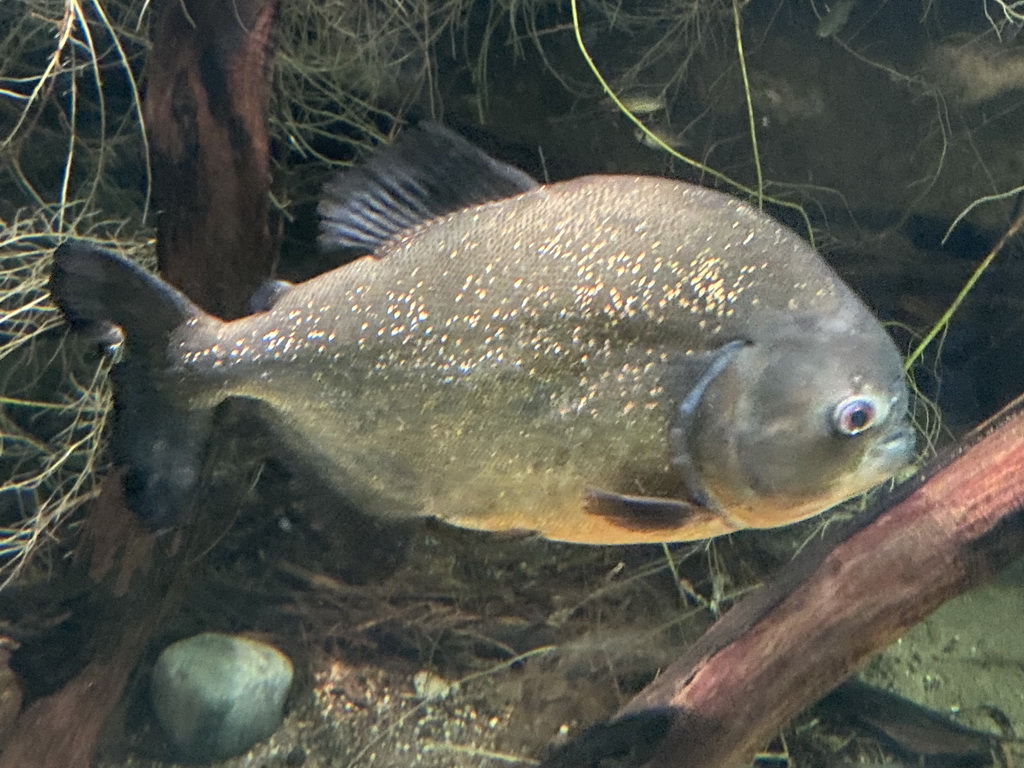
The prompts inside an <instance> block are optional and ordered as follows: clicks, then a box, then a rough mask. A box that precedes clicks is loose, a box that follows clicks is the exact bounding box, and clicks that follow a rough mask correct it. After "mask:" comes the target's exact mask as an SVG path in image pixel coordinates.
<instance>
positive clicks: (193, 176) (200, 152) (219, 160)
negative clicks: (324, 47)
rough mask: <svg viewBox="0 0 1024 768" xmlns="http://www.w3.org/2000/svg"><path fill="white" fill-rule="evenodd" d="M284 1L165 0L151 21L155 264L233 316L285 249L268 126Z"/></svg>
mask: <svg viewBox="0 0 1024 768" xmlns="http://www.w3.org/2000/svg"><path fill="white" fill-rule="evenodd" d="M186 6H187V8H186ZM276 6H277V0H233V1H232V2H223V1H222V0H218V1H217V2H210V1H209V0H190V2H181V0H169V2H168V4H167V12H166V13H164V14H162V15H161V17H160V21H159V23H158V24H157V27H156V29H155V31H154V40H153V55H152V58H151V61H150V65H149V86H148V89H147V94H146V103H145V118H146V127H147V133H148V136H149V144H150V158H151V159H152V163H153V178H154V189H153V199H154V202H155V203H156V207H157V209H158V217H159V218H158V219H157V240H156V250H157V262H158V265H159V268H160V272H161V273H162V275H163V276H164V278H165V279H166V280H167V281H168V282H170V283H173V284H174V285H176V286H177V287H178V288H180V289H181V290H182V291H183V292H184V293H185V294H187V295H188V296H189V298H191V299H192V300H193V301H195V302H196V303H197V304H199V306H201V307H203V308H204V309H205V310H206V311H208V312H211V313H213V314H215V315H217V316H219V317H222V318H225V319H232V318H236V317H241V316H242V315H246V314H249V311H248V302H249V298H250V297H251V296H252V295H253V293H255V291H256V289H257V288H259V286H260V285H261V284H262V283H263V281H264V280H266V279H267V277H268V276H269V275H270V273H271V269H272V267H273V265H274V260H275V258H276V255H277V245H278V244H277V243H276V242H275V240H276V238H274V237H272V236H271V230H270V195H269V191H270V151H269V146H270V145H269V137H268V133H267V110H268V105H269V103H270V79H269V62H270V56H269V47H270V39H271V33H272V30H273V27H274V18H275V10H276ZM161 180H163V181H162V182H161Z"/></svg>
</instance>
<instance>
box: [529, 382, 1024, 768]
mask: <svg viewBox="0 0 1024 768" xmlns="http://www.w3.org/2000/svg"><path fill="white" fill-rule="evenodd" d="M1022 552H1024V396H1022V397H1021V398H1018V399H1017V400H1016V401H1015V402H1013V403H1012V404H1010V405H1009V406H1007V407H1006V408H1005V409H1004V410H1003V411H1002V412H1000V414H999V415H997V416H996V417H994V418H993V419H991V420H990V421H989V422H987V423H986V424H984V425H982V426H981V427H979V428H978V429H977V430H975V431H974V432H973V433H972V434H971V435H970V436H969V437H968V438H967V439H965V440H964V442H963V443H962V444H960V445H958V446H957V447H956V448H955V450H953V451H951V452H950V453H949V454H947V455H946V456H944V457H942V458H940V459H938V460H936V461H934V462H933V463H932V464H931V465H930V466H929V467H927V468H926V469H925V470H923V471H922V472H921V473H919V474H918V475H917V476H916V477H915V478H913V479H911V480H910V481H908V482H906V483H904V484H903V485H901V486H899V487H897V488H896V489H895V490H894V491H892V492H891V493H890V494H888V495H885V496H883V497H881V498H879V499H878V500H877V501H876V503H875V504H874V506H873V507H872V509H871V510H869V511H868V512H866V513H864V514H862V515H860V516H858V518H856V519H855V520H853V521H851V522H850V523H849V524H848V525H847V526H845V527H844V528H840V529H838V530H837V531H836V532H835V534H834V535H831V536H828V537H827V538H826V539H823V540H820V541H818V542H817V543H816V544H814V545H813V546H812V547H811V548H808V549H805V550H804V551H803V552H802V553H801V554H800V555H799V556H798V557H797V558H796V559H794V560H793V561H792V562H791V563H790V564H789V565H788V566H787V567H786V568H784V569H783V570H782V571H781V572H780V573H779V574H777V575H776V577H775V578H774V579H773V580H771V581H770V582H769V583H767V584H766V585H765V586H764V587H762V588H761V589H760V590H758V591H757V592H755V593H753V594H751V595H750V596H749V597H747V598H746V599H744V600H742V601H740V602H739V603H738V604H737V605H736V606H735V607H734V608H733V609H732V610H730V611H729V612H728V613H727V614H726V615H725V616H724V617H723V618H722V619H721V620H719V621H718V622H717V623H716V624H714V625H713V626H712V627H711V629H709V630H708V632H707V633H706V634H705V635H704V636H703V637H702V638H701V639H700V640H699V641H698V642H697V643H696V644H695V645H694V646H693V647H691V648H690V649H688V651H687V652H686V653H685V654H684V655H683V657H682V658H680V659H679V660H678V661H677V662H675V663H674V664H673V665H672V666H670V667H669V668H668V669H667V670H665V671H664V672H662V674H661V675H660V676H659V677H658V678H657V679H656V680H655V681H654V682H653V683H651V684H650V685H649V686H648V687H647V688H646V689H645V690H643V691H642V692H641V693H640V694H639V695H638V696H637V697H636V698H634V699H633V700H632V701H631V702H630V703H629V704H627V705H626V707H624V708H623V709H622V710H621V711H620V712H619V713H618V715H616V717H615V719H613V720H612V721H611V722H610V723H607V724H605V725H602V726H597V727H595V728H593V729H591V730H590V731H588V732H587V733H586V734H584V735H583V736H582V737H581V738H580V739H579V740H578V741H577V742H575V743H573V744H569V745H567V746H565V747H563V748H562V749H560V750H559V751H558V752H557V753H556V754H554V755H552V756H551V758H550V759H549V760H548V761H547V762H546V763H545V765H546V766H549V768H555V766H558V767H559V768H569V766H577V767H582V766H596V765H599V764H601V761H602V760H603V759H605V758H607V757H610V756H617V757H620V758H622V757H626V763H627V764H628V765H644V766H646V768H681V767H682V766H687V767H690V766H700V768H736V766H740V765H748V764H749V763H750V761H751V759H752V758H753V756H754V754H755V753H756V752H757V751H758V750H759V749H761V748H763V747H764V746H765V745H766V744H767V743H768V742H769V741H771V739H772V738H773V736H774V735H775V734H776V733H777V732H778V730H779V729H780V728H781V727H782V726H784V725H785V724H786V723H787V722H788V721H789V720H790V719H791V718H792V717H793V716H794V715H796V714H798V713H799V712H800V711H801V710H803V709H805V708H806V707H807V706H809V705H811V704H813V703H814V702H815V701H817V700H818V699H819V698H821V697H822V696H823V695H825V694H826V693H827V692H828V691H830V690H831V689H832V688H834V687H835V686H836V685H838V684H839V683H840V682H842V681H843V680H845V679H846V678H848V677H849V676H850V675H852V674H853V673H854V672H855V671H856V670H857V669H858V668H860V666H861V665H862V664H863V663H864V662H865V661H866V660H867V659H868V658H869V657H870V656H872V655H873V654H875V653H877V652H878V651H880V650H882V649H883V648H884V647H885V646H887V645H888V644H889V643H891V642H892V641H894V640H895V639H896V638H897V637H899V636H900V635H902V634H903V633H905V632H906V631H907V630H908V629H910V628H911V627H912V626H914V625H915V624H916V623H917V622H919V621H921V620H922V619H923V618H925V617H926V616H928V615H929V614H930V613H931V612H932V611H934V610H935V609H936V608H938V607H939V606H940V605H941V604H942V603H943V602H945V601H947V600H949V599H950V598H952V597H955V596H956V595H959V594H961V593H962V592H965V591H966V590H968V589H970V588H971V587H972V586H975V585H976V584H978V583H979V582H981V581H983V580H984V579H986V578H987V577H988V576H990V575H991V574H992V573H993V572H995V571H996V570H998V569H999V568H1000V567H1002V566H1003V565H1005V564H1006V563H1008V562H1009V561H1010V560H1012V559H1013V558H1014V557H1015V556H1017V555H1019V554H1021V553H1022Z"/></svg>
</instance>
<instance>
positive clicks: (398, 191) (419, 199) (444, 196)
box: [317, 122, 538, 253]
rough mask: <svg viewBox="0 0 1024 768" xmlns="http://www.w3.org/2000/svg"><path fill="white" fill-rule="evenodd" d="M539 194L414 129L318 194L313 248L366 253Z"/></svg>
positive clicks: (511, 171) (445, 138) (459, 141)
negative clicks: (428, 225)
mask: <svg viewBox="0 0 1024 768" xmlns="http://www.w3.org/2000/svg"><path fill="white" fill-rule="evenodd" d="M536 186H538V184H537V182H536V181H535V180H534V179H532V178H531V177H530V176H529V175H527V174H526V173H524V172H523V171H520V170H519V169H518V168H513V167H512V166H510V165H506V164H505V163H502V162H499V161H498V160H495V159H494V158H493V157H491V156H490V155H488V154H486V153H485V152H483V151H482V150H481V149H479V148H477V147H475V146H473V145H472V144H470V143H469V142H468V141H466V140H465V139H464V138H462V137H461V136H459V135H457V134H455V133H453V132H452V131H450V130H448V129H447V128H445V127H444V126H442V125H439V124H437V123H432V122H424V123H420V124H419V125H418V126H416V127H413V128H409V129H407V130H406V131H404V132H403V133H402V135H401V136H400V137H399V138H398V140H397V141H396V142H395V143H394V144H392V145H391V146H389V147H386V148H384V149H382V150H381V151H380V152H378V153H377V154H376V155H374V156H373V157H372V158H371V159H370V160H369V161H368V162H366V163H365V164H363V165H361V166H358V167H356V168H353V169H350V170H347V171H342V172H341V173H339V174H338V175H337V176H335V177H334V179H333V180H331V181H330V182H328V183H327V185H326V186H325V187H324V199H323V200H322V201H321V203H320V205H319V207H318V208H317V210H318V211H319V213H320V217H321V222H320V245H321V247H323V248H324V249H327V250H335V249H339V248H358V249H360V250H362V251H365V252H369V253H372V252H374V251H376V250H377V249H378V248H379V247H380V246H381V245H383V244H384V243H386V242H387V241H388V240H391V239H392V238H393V237H395V236H396V235H398V234H399V233H401V232H403V231H405V230H407V229H411V228H413V227H416V226H417V225H419V224H422V223H423V222H425V221H429V220H430V219H433V218H436V217H438V216H443V215H444V214H446V213H451V212H452V211H457V210H460V209H462V208H467V207H469V206H471V205H478V204H480V203H485V202H489V201H492V200H501V199H503V198H506V197H511V196H512V195H517V194H519V193H520V192H526V191H527V190H530V189H533V188H534V187H536Z"/></svg>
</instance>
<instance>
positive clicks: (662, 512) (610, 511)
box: [584, 488, 737, 541]
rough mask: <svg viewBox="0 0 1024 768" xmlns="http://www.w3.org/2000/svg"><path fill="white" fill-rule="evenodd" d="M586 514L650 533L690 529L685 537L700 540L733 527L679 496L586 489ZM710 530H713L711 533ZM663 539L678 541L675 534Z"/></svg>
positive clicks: (713, 513) (717, 513)
mask: <svg viewBox="0 0 1024 768" xmlns="http://www.w3.org/2000/svg"><path fill="white" fill-rule="evenodd" d="M584 508H585V510H586V512H587V514H590V515H597V516H598V517H603V518H606V519H607V520H609V521H610V522H612V523H613V524H614V525H617V526H618V527H620V528H623V529H626V530H630V531H643V532H645V533H652V532H656V531H666V532H675V533H677V534H678V532H679V531H681V530H685V531H691V532H692V533H690V534H686V536H685V538H691V539H700V538H705V537H707V536H713V535H719V534H722V533H727V532H729V531H731V530H737V527H736V526H735V525H733V524H732V523H730V522H729V521H728V520H727V519H726V518H725V517H724V516H723V515H721V514H720V513H719V512H718V511H717V510H715V509H711V508H709V507H705V506H701V505H700V504H697V503H695V502H691V501H684V500H682V499H666V498H659V497H655V496H627V495H625V494H621V493H613V492H611V491H604V490H601V489H600V488H588V489H587V490H586V493H585V495H584ZM712 531H714V532H712ZM665 540H666V541H674V540H679V541H682V540H683V538H676V537H675V536H672V537H667V538H666V539H665Z"/></svg>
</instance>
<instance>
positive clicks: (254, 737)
mask: <svg viewBox="0 0 1024 768" xmlns="http://www.w3.org/2000/svg"><path fill="white" fill-rule="evenodd" d="M292 675H293V668H292V663H291V661H290V660H289V659H288V657H287V656H285V655H284V654H283V653H281V652H280V651H279V650H277V649H276V648H274V647H272V646H269V645H266V644H264V643H260V642H257V641H255V640H249V639H246V638H243V637H236V636H234V635H224V634H219V633H215V632H205V633H203V634H201V635H195V636H194V637H189V638H186V639H184V640H179V641H178V642H176V643H173V644H172V645H169V646H167V648H165V649H164V650H163V652H162V653H161V654H160V656H159V658H158V659H157V662H156V666H155V667H154V668H153V678H152V684H151V691H150V692H151V694H152V698H153V708H154V710H156V716H157V719H158V720H159V721H160V725H161V726H163V729H164V731H165V732H166V733H167V736H168V737H169V738H170V740H171V743H172V744H173V745H174V747H175V749H176V751H177V752H178V753H179V755H180V756H181V757H184V758H186V759H189V760H192V761H196V762H209V761H212V760H221V759H223V758H226V757H231V756H232V755H237V754H239V753H241V752H244V751H245V750H247V749H249V747H251V746H252V745H253V744H255V743H256V742H258V741H262V740H263V739H265V738H267V737H268V736H270V735H271V734H272V733H273V732H274V731H275V730H277V728H278V727H279V726H280V725H281V721H282V719H283V716H284V715H283V707H284V700H285V697H286V696H287V695H288V689H289V687H291V684H292Z"/></svg>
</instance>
